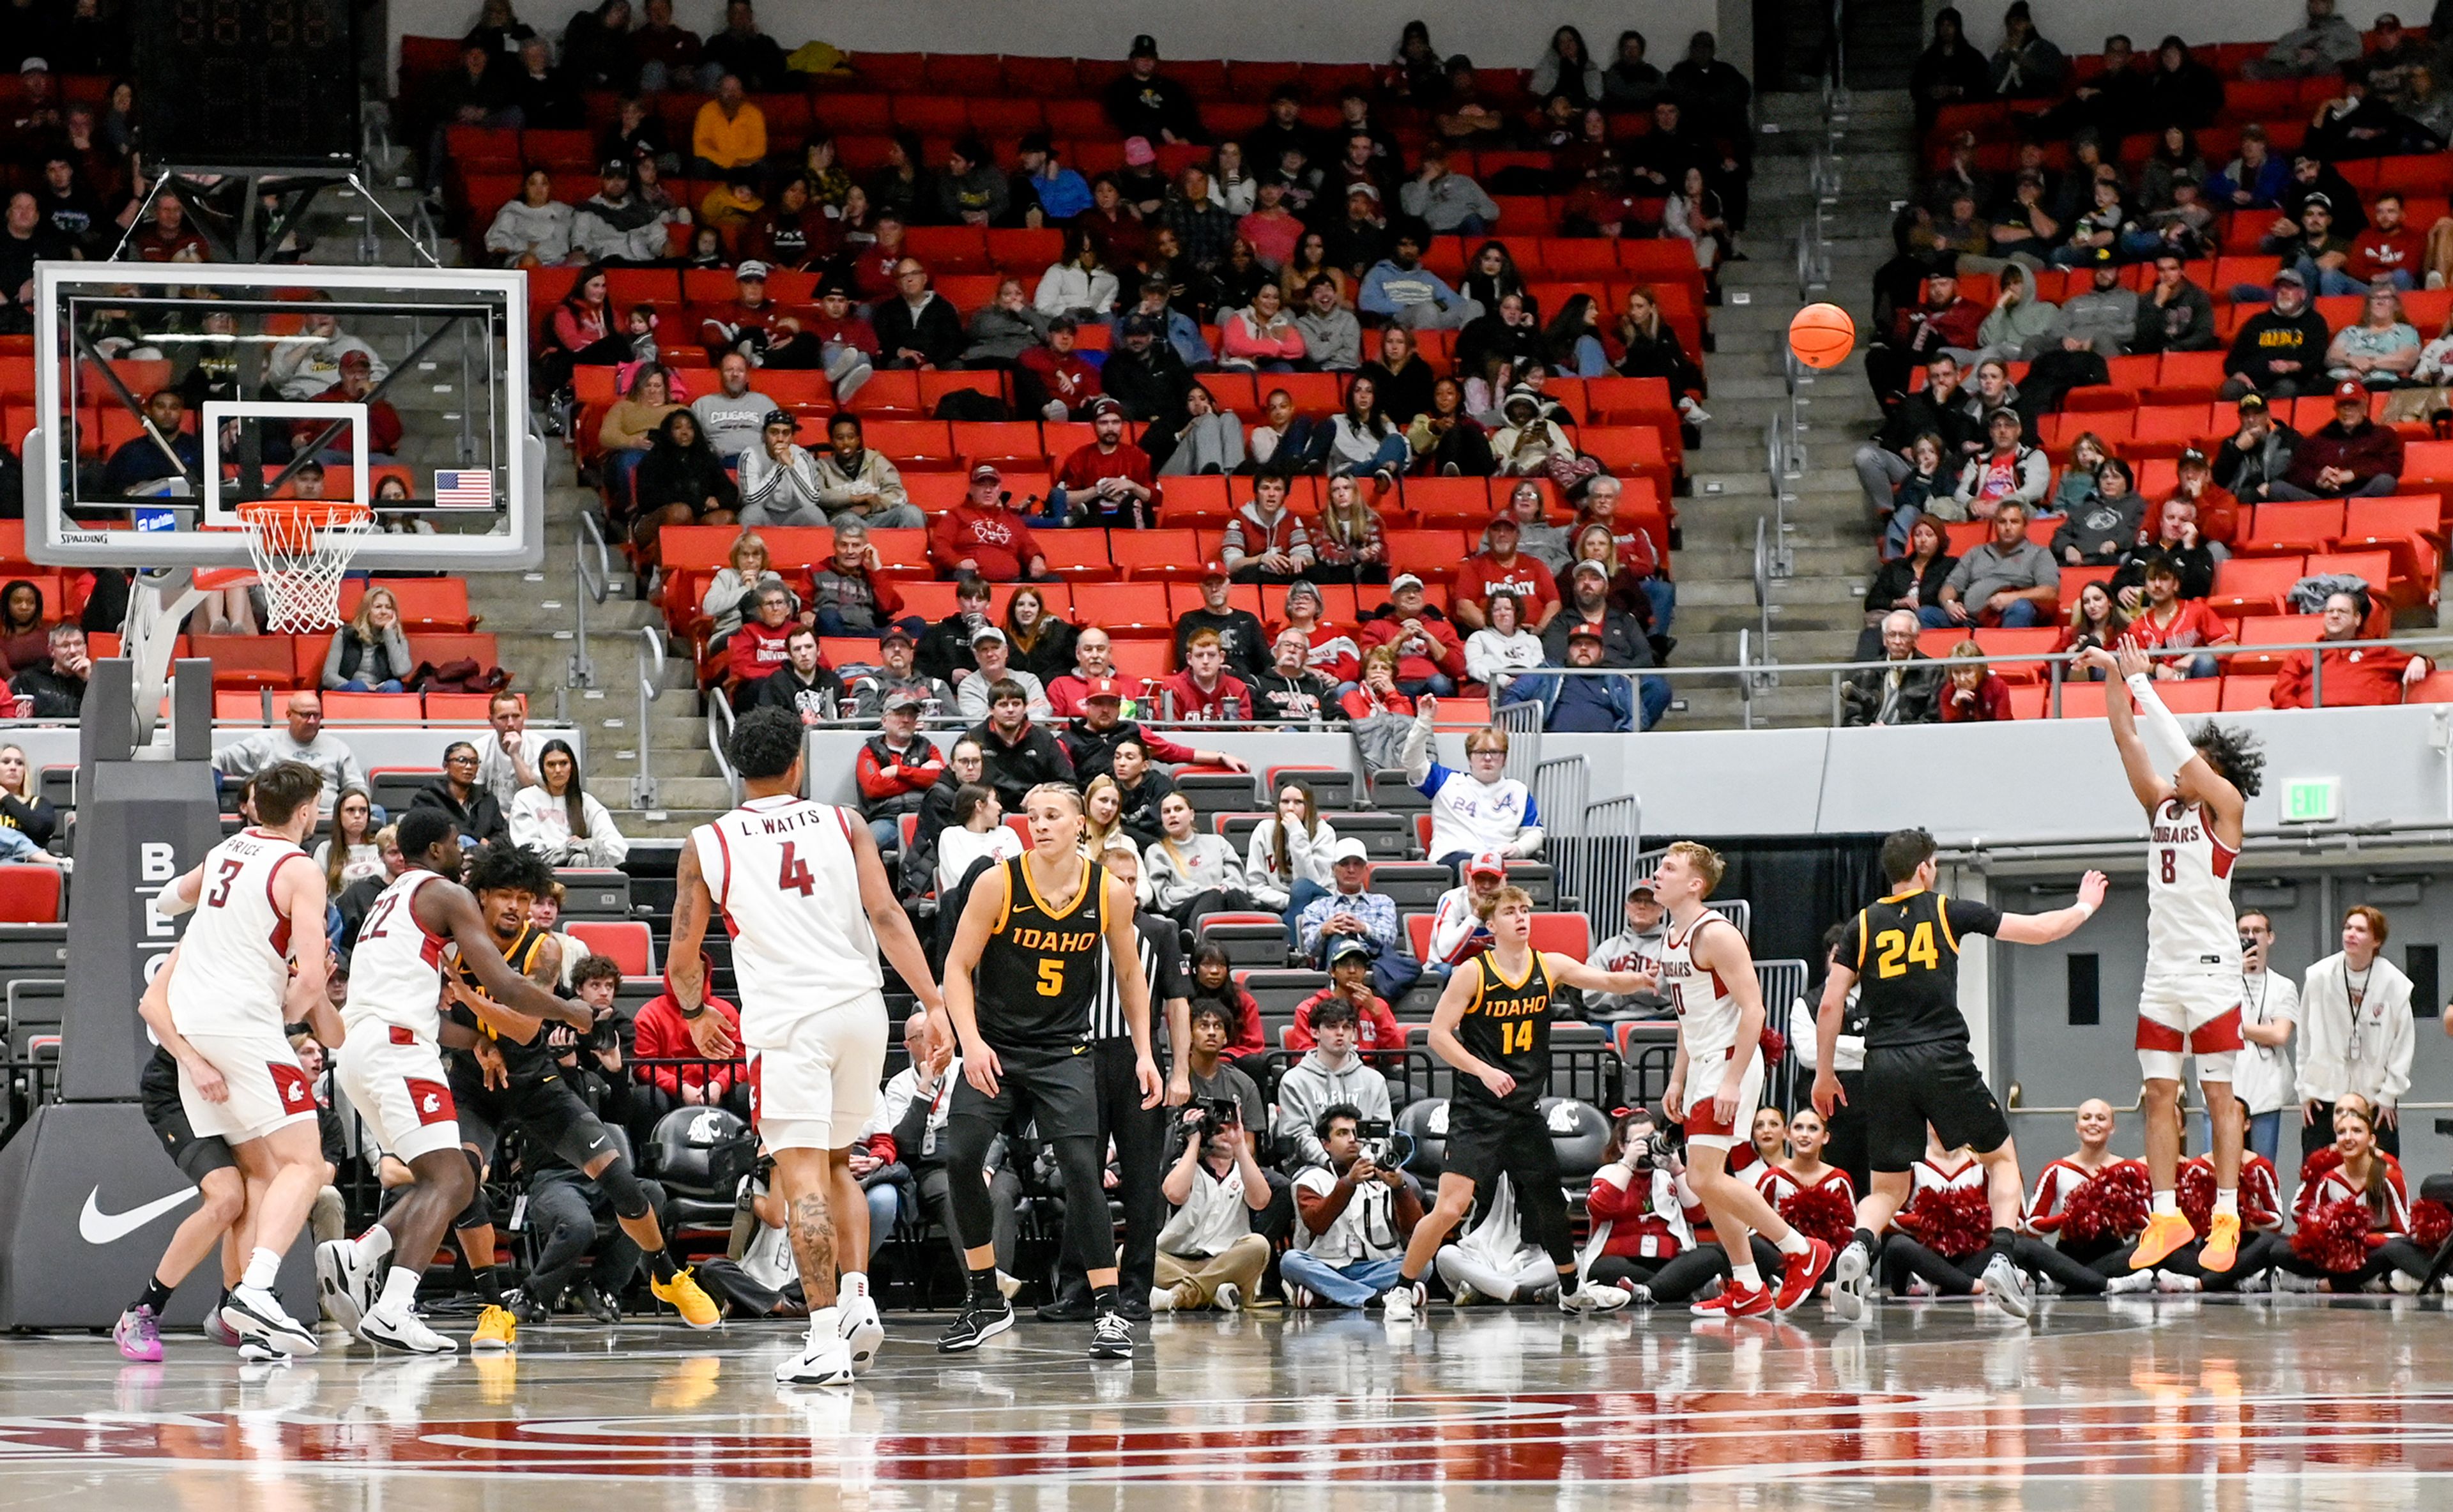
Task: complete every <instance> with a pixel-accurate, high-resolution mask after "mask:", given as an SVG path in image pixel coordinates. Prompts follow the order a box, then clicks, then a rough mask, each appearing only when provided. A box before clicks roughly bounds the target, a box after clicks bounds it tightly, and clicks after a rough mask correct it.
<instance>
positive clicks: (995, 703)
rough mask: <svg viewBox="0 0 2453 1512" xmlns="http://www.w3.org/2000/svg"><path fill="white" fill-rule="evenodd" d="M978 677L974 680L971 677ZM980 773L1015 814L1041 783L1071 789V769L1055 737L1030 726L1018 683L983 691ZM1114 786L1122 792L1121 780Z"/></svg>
mask: <svg viewBox="0 0 2453 1512" xmlns="http://www.w3.org/2000/svg"><path fill="white" fill-rule="evenodd" d="M974 675H977V674H974ZM970 737H971V739H972V740H973V741H974V742H975V743H977V744H978V746H979V747H980V759H981V764H982V765H981V770H982V773H983V775H984V776H985V778H986V780H987V785H988V786H991V787H993V788H995V789H996V791H997V798H998V801H999V802H1001V803H1004V804H1005V805H1006V806H1007V807H1008V808H1012V809H1019V808H1020V807H1021V806H1022V805H1023V800H1024V798H1025V797H1026V796H1027V794H1028V793H1029V791H1030V789H1031V788H1033V787H1035V786H1039V785H1040V784H1041V783H1067V784H1069V783H1071V782H1072V781H1073V763H1072V760H1071V759H1070V758H1069V757H1067V755H1066V754H1065V747H1064V746H1063V745H1062V744H1060V743H1059V742H1058V740H1057V739H1056V737H1055V736H1054V735H1053V734H1051V733H1050V732H1048V731H1047V730H1045V729H1042V728H1041V727H1039V726H1036V725H1034V724H1032V723H1031V722H1030V695H1029V694H1028V693H1027V692H1025V691H1024V690H1023V686H1022V685H1021V684H1020V683H1017V682H1014V681H1013V680H1012V679H1010V678H1000V679H998V680H997V681H996V682H995V683H993V684H992V685H991V686H989V687H988V717H987V720H986V722H984V723H982V724H979V725H974V726H971V729H970ZM1118 786H1125V785H1124V783H1123V782H1122V780H1121V778H1120V779H1119V781H1118Z"/></svg>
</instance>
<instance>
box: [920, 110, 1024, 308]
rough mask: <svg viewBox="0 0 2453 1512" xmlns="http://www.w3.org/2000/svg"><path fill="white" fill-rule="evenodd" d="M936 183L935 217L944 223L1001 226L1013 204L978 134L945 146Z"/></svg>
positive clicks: (1000, 292)
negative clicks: (944, 154)
mask: <svg viewBox="0 0 2453 1512" xmlns="http://www.w3.org/2000/svg"><path fill="white" fill-rule="evenodd" d="M935 187H936V201H937V203H936V209H937V219H938V220H939V221H941V222H942V223H944V224H945V225H947V226H980V227H987V226H1001V225H1003V224H1004V223H1005V220H1006V214H1007V210H1008V209H1011V208H1012V205H1013V192H1012V187H1011V186H1010V185H1009V184H1007V182H1006V176H1005V174H1004V173H1003V172H1001V171H1000V170H999V169H998V168H997V166H996V161H995V160H994V159H993V158H991V157H989V156H988V149H987V146H986V145H985V144H984V143H982V142H981V141H980V140H979V138H977V137H969V136H967V137H964V138H962V139H960V140H959V141H957V142H955V143H954V145H953V146H952V147H950V148H948V149H947V151H946V167H945V170H944V171H943V172H940V173H939V174H938V175H937V180H936V186H935ZM999 297H1000V298H1002V297H1003V291H1002V290H1000V291H999Z"/></svg>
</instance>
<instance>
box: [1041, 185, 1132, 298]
mask: <svg viewBox="0 0 2453 1512" xmlns="http://www.w3.org/2000/svg"><path fill="white" fill-rule="evenodd" d="M1067 171H1068V172H1069V171H1071V170H1070V169H1067ZM1118 294H1119V289H1118V286H1117V283H1116V275H1115V274H1114V273H1111V272H1109V271H1108V270H1107V266H1106V264H1105V262H1104V261H1103V259H1102V258H1101V256H1100V252H1099V244H1098V240H1097V239H1096V238H1095V237H1093V236H1092V235H1091V234H1090V233H1089V232H1088V231H1087V229H1083V228H1081V227H1078V226H1077V227H1074V228H1072V229H1068V230H1067V232H1066V233H1065V252H1064V255H1063V256H1061V257H1059V258H1058V259H1057V260H1056V261H1055V262H1053V263H1050V264H1049V265H1048V266H1047V271H1046V272H1044V273H1042V274H1041V275H1040V276H1039V288H1038V290H1037V291H1036V292H1035V293H1034V294H1033V296H1032V298H1031V304H1032V306H1033V307H1034V308H1037V309H1038V311H1039V312H1040V313H1041V314H1043V315H1046V316H1047V317H1048V318H1049V319H1050V320H1053V319H1055V318H1056V317H1057V316H1059V315H1069V316H1071V317H1072V318H1073V319H1075V320H1077V321H1085V320H1093V321H1104V320H1106V319H1107V317H1108V315H1109V314H1110V313H1111V312H1112V311H1113V310H1114V309H1115V308H1116V300H1117V298H1118Z"/></svg>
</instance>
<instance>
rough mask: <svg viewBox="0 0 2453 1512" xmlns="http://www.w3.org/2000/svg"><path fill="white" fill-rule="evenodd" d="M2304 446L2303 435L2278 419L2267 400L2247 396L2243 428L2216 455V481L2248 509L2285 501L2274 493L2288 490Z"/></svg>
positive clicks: (2242, 408) (2243, 398)
mask: <svg viewBox="0 0 2453 1512" xmlns="http://www.w3.org/2000/svg"><path fill="white" fill-rule="evenodd" d="M2300 446H2301V436H2300V433H2299V432H2298V431H2296V430H2294V429H2292V428H2290V427H2289V426H2287V425H2285V424H2283V422H2282V421H2280V420H2277V419H2276V418H2274V414H2273V411H2272V410H2271V409H2269V408H2267V406H2266V403H2265V399H2264V396H2263V395H2261V394H2255V393H2248V394H2243V395H2242V396H2241V399H2240V428H2239V429H2238V430H2236V431H2234V432H2233V433H2232V434H2231V436H2230V437H2229V439H2227V440H2225V441H2224V444H2223V446H2222V447H2221V448H2219V449H2218V450H2217V451H2216V452H2215V457H2214V481H2215V482H2216V483H2218V484H2220V485H2222V486H2223V487H2224V488H2225V489H2227V490H2228V491H2229V492H2230V493H2231V494H2232V496H2233V497H2234V498H2236V499H2237V500H2238V501H2239V502H2240V503H2241V504H2242V505H2244V506H2247V505H2257V504H2264V503H2267V502H2269V501H2271V500H2275V499H2280V498H2283V497H2284V495H2283V494H2280V493H2277V492H2275V491H2274V490H2275V488H2276V487H2279V486H2285V485H2284V484H2283V480H2284V479H2286V478H2287V477H2289V476H2290V473H2291V467H2292V462H2293V459H2294V458H2295V457H2296V456H2297V454H2298V452H2299V449H2300Z"/></svg>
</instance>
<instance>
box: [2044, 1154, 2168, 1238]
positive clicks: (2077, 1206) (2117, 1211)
mask: <svg viewBox="0 0 2453 1512" xmlns="http://www.w3.org/2000/svg"><path fill="white" fill-rule="evenodd" d="M2152 1195H2153V1194H2152V1193H2151V1192H2150V1191H2149V1189H2148V1187H2147V1184H2146V1167H2144V1165H2141V1164H2138V1163H2137V1162H2136V1161H2116V1162H2114V1163H2113V1164H2110V1165H2107V1166H2105V1167H2104V1169H2102V1170H2100V1171H2098V1172H2096V1173H2095V1174H2094V1175H2093V1176H2090V1177H2088V1178H2087V1179H2086V1180H2085V1181H2084V1182H2081V1183H2079V1186H2078V1190H2077V1191H2074V1192H2072V1193H2070V1194H2069V1200H2068V1201H2067V1202H2065V1203H2064V1204H2062V1215H2063V1216H2062V1232H2063V1233H2064V1234H2066V1235H2068V1236H2069V1237H2070V1238H2072V1239H2076V1240H2099V1239H2126V1238H2128V1237H2129V1236H2130V1235H2132V1234H2135V1233H2137V1232H2138V1231H2139V1230H2140V1229H2142V1228H2144V1227H2145V1226H2146V1207H2147V1203H2148V1200H2149V1198H2150V1197H2151V1196H2152Z"/></svg>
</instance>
